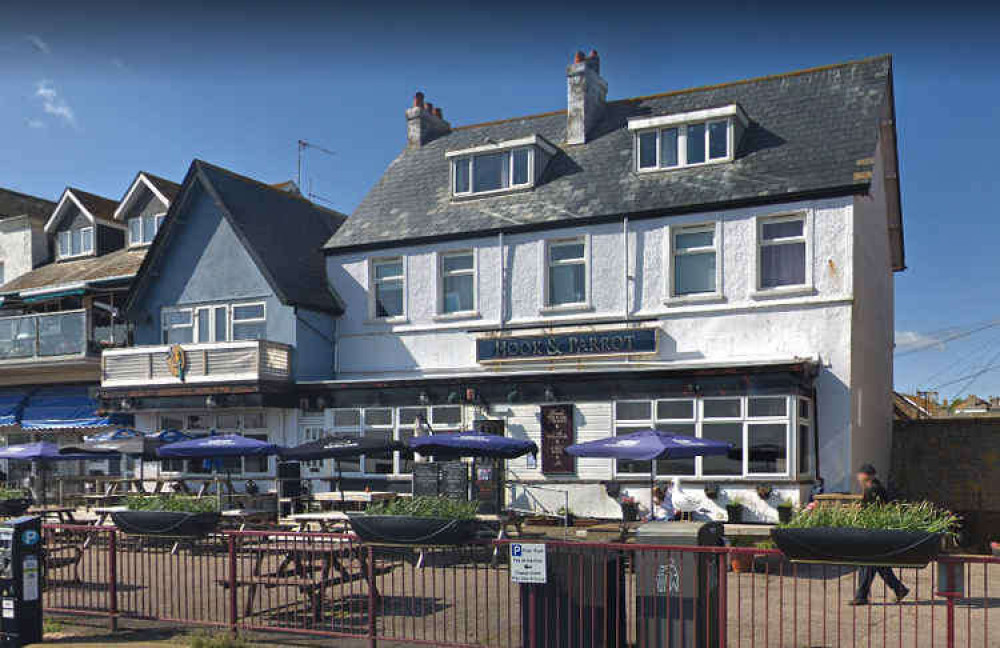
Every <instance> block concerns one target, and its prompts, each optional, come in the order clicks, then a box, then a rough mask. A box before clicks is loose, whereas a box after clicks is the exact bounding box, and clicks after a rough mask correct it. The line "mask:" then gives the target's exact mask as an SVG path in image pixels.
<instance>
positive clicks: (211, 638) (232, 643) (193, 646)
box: [188, 630, 253, 648]
mask: <svg viewBox="0 0 1000 648" xmlns="http://www.w3.org/2000/svg"><path fill="white" fill-rule="evenodd" d="M252 645H253V644H251V643H249V642H248V641H247V640H245V639H241V638H240V637H234V636H233V635H231V634H226V633H224V632H216V633H210V632H207V631H204V630H201V631H198V632H193V633H191V635H190V636H189V637H188V646H190V648H251V646H252Z"/></svg>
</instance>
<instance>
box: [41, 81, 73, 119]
mask: <svg viewBox="0 0 1000 648" xmlns="http://www.w3.org/2000/svg"><path fill="white" fill-rule="evenodd" d="M35 96H36V97H38V98H39V99H41V100H42V110H44V111H45V112H46V113H47V114H49V115H53V116H54V117H58V118H59V119H61V120H63V122H65V123H66V124H68V125H70V126H76V115H75V114H74V113H73V109H72V108H70V106H69V104H68V103H66V100H65V99H63V98H62V97H61V96H59V92H58V91H57V90H56V88H55V86H54V85H52V82H51V81H48V80H45V79H43V80H42V81H39V82H38V83H36V84H35Z"/></svg>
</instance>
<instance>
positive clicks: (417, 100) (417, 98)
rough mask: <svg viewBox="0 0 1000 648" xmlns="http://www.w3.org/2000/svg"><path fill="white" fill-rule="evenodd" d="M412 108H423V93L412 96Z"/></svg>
mask: <svg viewBox="0 0 1000 648" xmlns="http://www.w3.org/2000/svg"><path fill="white" fill-rule="evenodd" d="M413 107H414V108H423V107H424V93H423V92H418V93H417V94H415V95H413Z"/></svg>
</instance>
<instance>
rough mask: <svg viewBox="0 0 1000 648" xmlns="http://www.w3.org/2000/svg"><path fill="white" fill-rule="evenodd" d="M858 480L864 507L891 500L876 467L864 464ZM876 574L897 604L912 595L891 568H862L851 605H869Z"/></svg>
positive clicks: (859, 471) (859, 469) (860, 469)
mask: <svg viewBox="0 0 1000 648" xmlns="http://www.w3.org/2000/svg"><path fill="white" fill-rule="evenodd" d="M857 479H858V484H860V485H861V491H862V493H863V494H862V497H861V505H862V506H870V505H872V504H881V503H884V502H887V501H888V500H889V493H888V491H886V489H885V486H883V485H882V482H880V481H879V480H878V478H877V477H876V476H875V466H873V465H871V464H868V463H866V464H862V465H861V467H860V468H858V474H857ZM875 574H878V575H879V576H880V577H881V578H882V580H883V581H885V584H886V585H888V586H889V589H891V590H892V591H893V592H895V594H896V602H897V603H899V602H900V601H902V600H903V599H904V598H906V595H907V594H909V593H910V590H909V589H907V587H906V586H905V585H903V583H901V582H900V580H899V579H898V578H896V575H895V574H894V573H892V569H891V568H889V567H874V566H868V567H862V568H861V570H860V571H859V572H858V589H857V591H856V592H855V593H854V599H853V600H852V601H851V602H850V605H868V596H869V595H870V593H871V589H872V582H874V580H875Z"/></svg>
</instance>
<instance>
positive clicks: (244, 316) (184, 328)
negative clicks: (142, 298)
mask: <svg viewBox="0 0 1000 648" xmlns="http://www.w3.org/2000/svg"><path fill="white" fill-rule="evenodd" d="M161 320H162V325H163V343H164V344H185V343H190V342H195V341H197V342H200V343H211V342H227V341H234V340H264V339H266V338H267V309H266V306H265V304H264V302H253V303H246V304H211V305H206V306H192V307H187V308H165V309H163V312H162V315H161ZM230 324H232V326H230Z"/></svg>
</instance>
